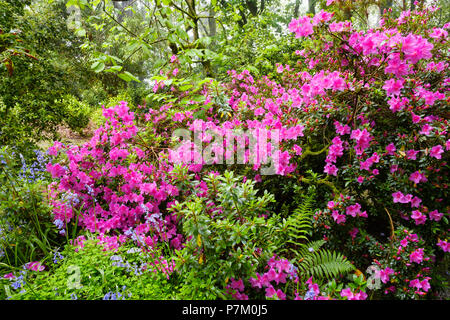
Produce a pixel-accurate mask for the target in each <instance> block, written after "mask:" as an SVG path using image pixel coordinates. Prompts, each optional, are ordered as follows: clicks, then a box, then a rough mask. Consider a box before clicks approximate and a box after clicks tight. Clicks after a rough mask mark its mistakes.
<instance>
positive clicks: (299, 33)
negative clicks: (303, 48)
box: [289, 16, 314, 38]
mask: <svg viewBox="0 0 450 320" xmlns="http://www.w3.org/2000/svg"><path fill="white" fill-rule="evenodd" d="M289 31H291V32H294V33H295V37H296V38H300V37H307V36H309V35H311V34H313V32H314V30H313V25H312V23H311V18H310V17H308V16H304V17H300V18H298V19H292V21H291V22H290V23H289Z"/></svg>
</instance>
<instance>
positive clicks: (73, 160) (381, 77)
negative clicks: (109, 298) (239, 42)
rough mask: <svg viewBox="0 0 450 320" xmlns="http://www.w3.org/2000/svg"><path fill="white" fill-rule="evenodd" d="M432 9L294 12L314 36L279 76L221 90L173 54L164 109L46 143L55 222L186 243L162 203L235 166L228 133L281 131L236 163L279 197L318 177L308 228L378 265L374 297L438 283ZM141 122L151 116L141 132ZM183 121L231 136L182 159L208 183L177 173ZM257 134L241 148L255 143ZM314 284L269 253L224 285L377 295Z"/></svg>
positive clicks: (190, 147) (233, 78)
mask: <svg viewBox="0 0 450 320" xmlns="http://www.w3.org/2000/svg"><path fill="white" fill-rule="evenodd" d="M328 2H329V4H330V5H331V4H332V3H333V2H334V1H328ZM434 11H436V8H434V7H431V8H428V9H425V10H423V11H415V12H410V13H409V14H408V15H406V14H405V13H403V14H402V15H401V16H400V18H398V19H393V18H390V17H389V16H387V15H385V16H383V19H382V21H381V23H380V26H379V27H378V28H375V29H370V30H366V31H359V30H356V29H355V28H354V27H353V26H352V23H351V22H350V21H335V20H334V15H333V13H330V12H326V11H321V12H319V13H318V14H317V15H316V16H315V17H310V16H303V17H300V18H298V19H293V20H292V21H291V22H290V23H289V26H288V29H289V31H290V32H292V33H293V34H294V37H295V38H297V39H299V41H301V40H305V41H304V42H301V45H300V44H299V50H298V51H297V52H296V53H295V54H294V55H293V56H294V57H295V61H294V62H293V63H292V65H287V64H286V65H281V64H278V65H277V66H275V68H276V73H275V75H274V76H273V77H269V76H261V77H258V78H255V77H254V76H252V74H251V73H250V72H249V71H248V70H244V71H242V72H238V71H236V70H230V71H229V72H228V75H229V81H228V82H226V83H223V84H221V85H218V86H216V87H213V81H204V82H202V83H201V84H200V85H199V86H198V88H196V89H195V90H192V92H190V91H189V90H181V89H180V87H181V86H177V85H176V83H177V82H176V81H177V80H176V77H178V76H179V74H180V72H179V69H178V68H180V65H179V64H180V63H179V61H178V59H177V57H176V56H174V57H172V58H171V59H170V67H169V70H168V71H167V72H166V73H165V74H163V76H162V77H160V78H158V79H159V80H157V81H156V83H155V86H154V88H153V92H154V95H158V94H164V97H165V98H167V99H166V102H165V103H163V105H160V104H156V105H151V106H140V107H139V108H138V109H137V110H135V112H136V113H134V112H132V111H131V110H130V109H129V108H128V107H127V104H126V103H125V102H122V103H121V104H120V105H118V106H116V107H114V108H110V109H104V110H103V115H104V116H105V118H106V123H105V124H104V125H103V126H102V127H100V128H99V129H98V130H97V131H96V132H95V134H94V136H93V137H92V139H91V140H90V141H89V142H88V143H86V144H84V145H83V146H79V147H78V146H71V147H67V146H62V145H61V144H60V143H55V145H54V146H52V147H51V148H50V150H49V154H50V155H52V156H55V157H56V156H58V155H59V154H63V157H60V158H55V160H54V161H52V162H51V163H49V164H48V165H47V170H48V171H49V172H50V173H51V175H52V177H53V178H54V179H55V182H54V183H53V184H52V185H51V186H50V188H49V194H50V197H51V204H52V206H53V214H54V218H55V220H58V221H60V222H61V223H62V224H63V227H64V226H67V224H69V223H77V224H79V225H80V226H82V227H83V228H85V229H86V230H88V231H90V232H92V233H95V232H97V233H98V234H99V239H101V241H103V242H104V243H109V244H110V247H111V248H112V249H113V248H114V247H117V246H120V243H122V242H124V241H126V240H127V239H133V240H135V241H138V242H139V243H140V244H141V246H142V247H144V248H152V247H154V246H155V245H156V244H157V243H159V242H168V243H169V244H170V246H171V247H172V248H174V249H182V247H183V242H184V241H185V240H186V239H185V238H184V236H183V234H182V233H181V232H180V231H179V230H181V229H180V228H178V223H179V220H178V219H177V217H176V215H174V214H172V213H169V212H168V208H170V207H171V206H172V204H173V203H174V201H175V200H180V201H182V200H183V199H185V197H186V196H188V195H190V194H192V192H198V195H199V196H202V195H203V194H204V195H206V193H207V192H208V188H207V187H206V183H205V181H204V177H205V176H206V174H207V173H208V172H210V171H211V168H209V166H211V165H212V166H214V169H215V170H218V171H224V169H225V168H226V166H225V165H222V164H220V161H219V158H218V157H217V154H224V159H225V160H227V159H230V157H232V156H233V155H232V153H230V152H229V151H226V150H227V149H226V146H227V143H228V142H229V141H230V140H232V139H234V138H236V137H234V136H233V135H231V136H227V133H229V132H232V130H234V129H241V130H250V131H247V132H253V133H254V132H256V133H258V132H259V131H258V130H260V131H261V130H263V129H264V130H268V132H272V133H271V134H272V135H273V132H275V130H277V132H279V148H278V149H275V146H274V145H271V144H268V145H265V144H261V143H262V142H261V141H259V140H257V142H256V145H257V147H258V146H259V149H260V150H261V153H259V154H258V155H255V154H252V153H251V152H249V151H247V152H246V153H245V154H244V159H243V161H242V164H243V166H241V167H239V168H236V169H235V170H236V171H238V172H239V171H241V172H245V175H246V177H245V179H254V180H255V181H258V183H261V182H262V183H264V187H265V188H266V189H268V190H269V191H270V192H273V193H274V194H275V197H277V196H280V197H281V190H280V188H279V182H280V181H282V183H283V184H288V183H289V184H292V183H296V184H298V185H299V186H301V187H302V188H304V187H305V186H309V185H314V186H315V187H316V188H318V189H319V190H320V197H319V199H318V201H317V204H316V207H317V208H318V210H317V211H316V213H315V215H314V219H313V220H314V232H313V237H315V238H317V239H323V240H325V241H326V243H327V246H328V247H329V248H331V249H336V250H337V251H340V252H343V253H344V254H345V255H346V256H347V257H348V258H349V259H350V260H351V261H352V262H353V263H354V265H355V267H356V268H358V269H361V270H363V271H364V270H365V269H366V268H367V267H368V266H371V265H373V266H375V267H376V268H377V270H378V271H376V272H375V276H374V277H375V279H379V281H380V283H381V284H380V286H379V288H377V289H374V290H379V291H378V292H377V294H378V295H379V296H391V295H394V296H396V297H399V298H411V297H412V298H419V297H421V296H423V295H426V294H427V293H429V292H431V290H432V288H433V286H435V285H437V286H438V285H439V284H438V280H436V281H435V280H434V279H435V278H436V274H434V268H433V266H434V265H435V264H437V263H438V262H439V260H442V258H443V256H444V254H445V253H446V252H448V242H447V230H448V218H447V216H448V213H449V211H450V208H449V206H448V202H447V199H448V198H449V194H448V170H447V168H448V162H447V161H448V150H449V149H450V137H449V132H448V111H449V110H448V101H449V100H448V99H449V97H448V92H449V89H448V88H449V84H450V78H449V77H448V62H447V61H446V57H447V55H448V50H449V47H448V40H447V38H448V37H447V35H448V31H447V30H448V28H449V26H450V25H449V24H446V25H445V26H443V27H442V28H433V29H427V28H426V27H424V26H426V23H427V21H428V19H430V16H431V15H432V14H434ZM309 40H313V42H311V41H309ZM299 43H300V42H299ZM300 46H301V47H300ZM300 49H301V50H300ZM166 80H171V81H169V82H168V81H166ZM178 81H181V80H178ZM166 83H172V85H167V86H166ZM180 83H181V82H180ZM169 97H170V98H171V99H169ZM224 97H226V101H225V104H226V107H227V110H228V111H227V112H223V110H222V109H223V105H224V103H223V99H224ZM220 101H222V102H221V103H219V102H220ZM224 114H225V116H224ZM137 120H139V122H141V123H143V124H144V126H142V127H139V128H138V126H137V125H136V123H137ZM176 128H186V129H189V130H191V131H194V130H195V129H202V130H203V132H205V130H206V129H208V130H210V132H212V133H217V134H220V135H222V136H224V140H223V141H221V142H217V141H214V142H212V141H213V139H212V136H211V135H210V134H207V133H206V134H203V135H202V136H201V137H200V139H201V143H202V145H203V146H207V145H210V146H211V147H212V149H213V150H215V155H216V156H215V157H214V158H213V161H212V163H206V162H205V161H201V162H200V163H192V162H191V161H187V162H183V161H181V167H183V168H184V169H185V170H186V171H185V173H186V174H190V175H191V176H192V177H193V179H194V180H195V181H197V182H198V188H197V189H196V190H192V189H189V188H184V187H183V182H184V181H185V179H186V176H183V175H180V174H178V173H177V172H178V171H177V170H178V169H175V168H176V165H175V164H174V160H183V159H184V160H186V158H182V157H181V156H180V153H177V152H174V151H173V150H172V149H170V147H171V146H173V141H171V134H172V131H173V130H174V129H176ZM251 135H252V134H251V133H250V134H248V135H247V136H246V137H245V136H244V137H241V141H240V142H239V143H238V144H239V145H240V146H241V147H249V146H250V139H249V138H250V137H249V136H251ZM256 136H258V134H256ZM183 148H184V149H183V150H184V152H185V154H187V155H188V157H187V160H193V158H195V157H197V156H200V158H201V150H199V148H198V146H195V145H194V144H192V143H190V142H189V143H185V144H184V145H183ZM236 150H237V146H235V147H234V149H233V151H236ZM178 151H179V150H178ZM252 157H255V158H252ZM270 157H272V158H275V159H276V160H277V161H276V163H275V172H274V175H271V176H263V177H261V175H260V172H259V170H260V169H261V167H262V166H263V164H264V159H267V158H270ZM57 159H58V160H57ZM252 159H253V160H255V161H253V162H252V161H250V160H252ZM280 207H281V206H280ZM399 230H400V231H399ZM408 230H411V231H408ZM379 256H383V257H385V258H384V259H383V260H382V261H381V260H380V259H379V258H378V257H379ZM366 276H368V274H366ZM313 280H314V279H308V280H306V279H300V278H299V276H298V274H296V272H295V268H294V265H293V264H291V263H290V262H289V261H288V260H287V259H284V258H280V259H278V260H277V259H275V258H273V259H271V260H270V261H269V263H268V270H265V272H264V273H262V274H261V273H257V274H256V275H254V276H253V277H251V278H249V279H234V278H233V279H231V280H230V282H229V283H227V284H224V288H225V290H226V292H228V294H229V295H231V296H232V297H234V298H236V299H247V298H249V297H250V295H251V294H252V293H253V292H254V291H255V290H256V291H257V290H261V291H262V290H264V295H265V297H267V298H271V299H281V300H282V299H285V298H302V299H306V298H308V299H309V298H311V297H312V298H314V299H316V298H317V299H318V298H329V297H332V298H339V299H349V300H352V299H366V298H367V293H366V291H365V290H366V289H365V288H364V287H363V285H362V284H360V285H356V286H353V287H342V288H340V289H339V290H338V289H337V288H334V289H333V290H332V292H333V293H329V292H328V291H327V290H328V289H326V290H325V289H323V290H322V291H321V289H320V288H319V287H320V285H319V284H317V283H315V282H313ZM243 281H245V284H247V286H245V285H244V282H243ZM289 281H291V282H293V283H298V284H299V286H300V284H301V286H302V287H301V288H302V289H301V290H300V289H299V290H298V291H292V292H288V293H287V292H284V291H283V289H282V287H281V286H280V284H284V283H286V282H289ZM247 282H248V283H247ZM321 285H322V287H323V284H322V283H321ZM250 288H251V290H254V291H251V290H250ZM299 288H300V287H299ZM327 288H330V286H328V287H327ZM325 292H328V293H325ZM323 294H325V295H323ZM330 295H331V296H330Z"/></svg>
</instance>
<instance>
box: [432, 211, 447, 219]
mask: <svg viewBox="0 0 450 320" xmlns="http://www.w3.org/2000/svg"><path fill="white" fill-rule="evenodd" d="M429 215H430V220H434V221H440V220H441V219H442V217H443V216H444V214H443V213H440V212H439V211H437V210H433V211H430V212H429Z"/></svg>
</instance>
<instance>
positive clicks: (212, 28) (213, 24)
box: [208, 6, 217, 37]
mask: <svg viewBox="0 0 450 320" xmlns="http://www.w3.org/2000/svg"><path fill="white" fill-rule="evenodd" d="M208 15H209V18H208V26H209V36H210V37H214V36H215V35H216V33H217V24H216V19H215V18H214V16H215V15H216V12H215V11H214V8H213V7H212V6H211V7H210V8H209V13H208Z"/></svg>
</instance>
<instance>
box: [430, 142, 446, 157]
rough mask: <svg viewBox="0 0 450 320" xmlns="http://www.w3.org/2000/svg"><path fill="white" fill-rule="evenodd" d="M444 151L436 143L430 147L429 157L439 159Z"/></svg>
mask: <svg viewBox="0 0 450 320" xmlns="http://www.w3.org/2000/svg"><path fill="white" fill-rule="evenodd" d="M443 152H444V149H443V148H442V146H441V145H437V146H434V147H432V148H431V150H430V157H434V158H436V159H441V154H442V153H443Z"/></svg>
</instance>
